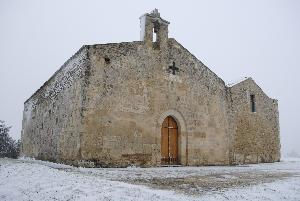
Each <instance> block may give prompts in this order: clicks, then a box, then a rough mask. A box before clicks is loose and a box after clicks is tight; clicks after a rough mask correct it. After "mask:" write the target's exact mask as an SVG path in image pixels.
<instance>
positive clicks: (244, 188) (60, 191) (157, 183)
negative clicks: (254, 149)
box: [0, 159, 300, 201]
mask: <svg viewBox="0 0 300 201" xmlns="http://www.w3.org/2000/svg"><path fill="white" fill-rule="evenodd" d="M0 200H1V201H2V200H13V201H18V200H42V201H48V200H187V201H189V200H204V201H205V200H206V201H212V200H235V201H238V200H251V201H256V200H257V201H258V200H259V201H261V200H262V201H264V200H265V201H266V200H289V201H292V200H295V201H296V200H297V201H299V200H300V159H288V160H283V162H280V163H272V164H258V165H244V166H234V167H233V166H213V167H211V166H210V167H161V168H134V167H132V168H75V167H72V166H67V165H61V164H55V163H50V162H44V161H38V160H30V159H18V160H13V159H0Z"/></svg>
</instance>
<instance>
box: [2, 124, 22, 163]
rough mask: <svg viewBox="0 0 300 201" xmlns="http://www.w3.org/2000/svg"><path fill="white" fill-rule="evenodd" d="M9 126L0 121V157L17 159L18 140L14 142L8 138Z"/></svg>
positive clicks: (18, 150)
mask: <svg viewBox="0 0 300 201" xmlns="http://www.w3.org/2000/svg"><path fill="white" fill-rule="evenodd" d="M10 128H11V126H7V125H5V122H4V121H2V120H0V157H9V158H17V157H18V156H19V152H20V144H21V142H20V140H18V141H15V140H14V139H12V138H11V137H10V136H9V130H10Z"/></svg>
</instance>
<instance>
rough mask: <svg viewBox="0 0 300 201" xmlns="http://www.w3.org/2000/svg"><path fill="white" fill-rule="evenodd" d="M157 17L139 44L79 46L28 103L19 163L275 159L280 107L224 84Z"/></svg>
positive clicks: (239, 85) (253, 89)
mask: <svg viewBox="0 0 300 201" xmlns="http://www.w3.org/2000/svg"><path fill="white" fill-rule="evenodd" d="M169 24H170V23H169V22H168V21H166V20H164V19H163V18H161V16H160V14H159V12H158V11H157V10H156V9H155V10H154V11H152V12H151V13H146V14H144V15H143V16H141V17H140V28H141V33H140V34H141V40H140V41H134V42H122V43H109V44H96V45H84V46H83V47H81V48H80V49H79V50H78V52H77V53H75V54H74V55H73V56H72V57H71V58H70V59H69V60H67V61H66V62H65V63H64V64H63V65H62V67H61V68H60V69H59V70H58V71H56V72H55V73H54V75H53V76H52V77H51V78H50V79H49V80H48V81H47V82H45V83H44V85H43V86H42V87H41V88H40V89H38V90H37V91H36V92H35V93H34V94H33V95H32V96H31V97H30V98H29V99H28V100H27V101H25V103H24V112H23V122H22V147H21V152H22V155H23V156H28V157H34V158H37V159H41V160H49V161H55V162H62V163H66V164H72V165H78V166H95V167H126V166H129V165H137V166H144V167H149V166H161V165H184V166H186V165H188V166H200V165H234V164H245V163H260V162H275V161H279V160H280V138H279V116H278V103H277V100H275V99H272V98H269V97H268V96H267V95H266V94H265V93H264V92H263V91H262V89H261V88H260V87H259V86H258V85H257V84H256V83H255V81H254V80H253V79H251V78H245V79H242V80H240V82H236V83H233V84H227V85H226V84H225V83H224V81H223V80H222V79H221V78H220V77H218V76H217V75H216V74H215V73H214V72H212V71H211V70H210V69H209V68H208V67H206V66H205V65H204V64H203V63H202V62H201V61H199V60H198V59H197V58H196V57H195V56H194V55H193V54H191V53H190V52H189V51H188V50H187V49H186V48H184V47H183V46H182V45H181V44H180V43H179V42H177V41H176V40H175V39H174V38H169V37H168V26H169Z"/></svg>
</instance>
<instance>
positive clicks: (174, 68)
mask: <svg viewBox="0 0 300 201" xmlns="http://www.w3.org/2000/svg"><path fill="white" fill-rule="evenodd" d="M169 70H171V71H172V74H173V75H175V73H176V71H177V72H178V71H179V68H177V67H176V66H175V62H174V61H173V65H172V66H169Z"/></svg>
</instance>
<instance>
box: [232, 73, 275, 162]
mask: <svg viewBox="0 0 300 201" xmlns="http://www.w3.org/2000/svg"><path fill="white" fill-rule="evenodd" d="M230 92H231V106H232V111H233V119H232V125H233V128H234V130H233V133H234V138H233V139H234V141H233V142H234V143H233V163H235V164H244V163H260V162H275V161H279V160H280V137H279V122H278V121H279V116H278V102H277V100H275V99H271V98H269V97H268V96H267V95H266V94H265V93H264V92H263V91H262V90H261V89H260V88H259V87H258V85H257V84H256V83H255V82H254V81H253V80H252V79H251V78H249V79H247V80H245V81H243V82H241V83H239V84H236V85H234V86H232V87H231V88H230ZM251 95H254V100H255V101H254V102H255V111H252V106H251V105H252V104H251V98H250V96H251Z"/></svg>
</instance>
